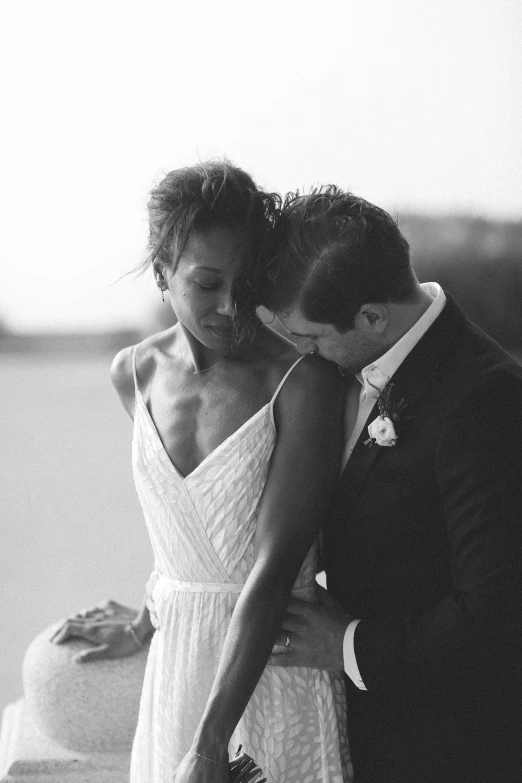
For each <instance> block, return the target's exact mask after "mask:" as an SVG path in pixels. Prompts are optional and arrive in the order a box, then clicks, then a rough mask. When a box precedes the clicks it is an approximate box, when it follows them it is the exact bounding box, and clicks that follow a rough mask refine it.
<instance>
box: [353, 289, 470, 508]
mask: <svg viewBox="0 0 522 783" xmlns="http://www.w3.org/2000/svg"><path fill="white" fill-rule="evenodd" d="M446 296H447V302H446V306H445V307H444V310H443V311H442V313H441V314H440V315H439V317H438V318H437V319H436V321H435V322H434V323H433V324H432V326H431V327H430V328H429V329H428V331H427V332H426V333H425V334H424V335H423V336H422V338H421V339H420V340H419V342H418V343H417V345H416V346H415V347H414V348H413V349H412V351H411V352H410V353H409V354H408V356H407V357H406V359H405V360H404V361H403V363H402V364H401V366H400V367H399V368H398V370H397V372H396V373H395V374H394V376H393V378H392V380H391V383H393V384H394V386H393V389H392V399H393V400H394V401H395V402H396V403H399V402H400V401H401V400H404V402H405V404H406V410H405V412H404V417H403V423H404V426H406V427H407V426H408V424H407V420H408V417H409V416H415V409H416V408H417V407H418V405H419V403H420V401H421V400H422V398H423V396H424V395H425V394H426V393H427V391H428V390H429V388H430V387H431V386H432V385H433V383H434V382H435V381H436V379H437V377H438V376H439V374H440V373H441V371H442V366H443V362H444V360H445V359H446V358H447V357H448V352H449V349H450V346H451V344H452V342H453V341H454V339H455V338H456V337H457V335H458V334H459V333H460V331H461V329H462V327H463V325H464V323H465V322H466V317H465V315H464V313H463V312H462V310H460V308H459V307H458V306H457V304H456V303H455V301H454V300H453V299H452V298H451V297H450V296H449V295H448V294H446ZM378 415H379V406H378V404H377V402H376V403H375V405H374V407H373V408H372V411H371V413H370V415H369V417H368V420H367V424H369V423H370V422H372V421H373V420H374V419H375V418H376V417H377V416H378ZM367 424H365V426H364V427H363V431H362V433H361V435H360V436H359V439H358V441H357V443H356V444H355V447H354V450H353V452H352V455H351V457H350V459H349V460H348V462H347V464H346V467H345V469H344V471H343V474H342V476H341V484H340V491H342V490H343V489H345V490H347V491H349V495H350V497H352V498H353V499H354V500H355V499H356V498H357V496H358V495H359V492H360V490H361V488H362V486H363V484H364V482H365V480H366V477H367V475H368V473H369V471H370V470H371V468H372V467H373V465H374V464H375V462H376V460H378V459H380V458H381V457H382V456H383V454H384V453H385V452H386V451H388V449H389V448H390V447H383V446H377V445H376V444H375V443H374V444H373V445H372V446H370V444H368V445H367V446H365V445H364V442H365V441H366V440H368V427H367ZM391 448H400V435H399V441H398V444H397V446H392V447H391ZM345 510H346V511H348V509H345Z"/></svg>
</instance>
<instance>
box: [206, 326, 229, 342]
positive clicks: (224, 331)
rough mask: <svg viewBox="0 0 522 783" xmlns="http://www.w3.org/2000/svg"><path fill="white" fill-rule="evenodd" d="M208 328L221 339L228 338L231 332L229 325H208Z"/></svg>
mask: <svg viewBox="0 0 522 783" xmlns="http://www.w3.org/2000/svg"><path fill="white" fill-rule="evenodd" d="M208 328H209V329H210V330H211V331H212V332H214V334H215V335H217V337H220V338H221V339H222V340H229V339H230V338H231V337H232V334H233V329H232V327H231V326H209V327H208Z"/></svg>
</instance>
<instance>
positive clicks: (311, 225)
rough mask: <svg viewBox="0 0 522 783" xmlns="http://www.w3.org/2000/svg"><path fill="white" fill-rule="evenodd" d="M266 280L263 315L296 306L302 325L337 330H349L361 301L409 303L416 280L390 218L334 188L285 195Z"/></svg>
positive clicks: (397, 231)
mask: <svg viewBox="0 0 522 783" xmlns="http://www.w3.org/2000/svg"><path fill="white" fill-rule="evenodd" d="M268 276H269V280H270V282H269V285H268V288H267V291H266V293H265V296H264V300H265V301H264V302H263V304H265V305H266V306H267V307H268V308H269V309H270V310H272V311H276V312H282V311H285V310H290V309H292V308H293V307H296V306H299V308H300V310H301V312H302V313H303V315H304V316H305V318H307V319H308V320H309V321H315V322H319V323H329V324H333V325H335V326H336V327H337V329H339V331H347V330H348V329H350V328H352V327H353V323H354V318H355V315H356V313H357V312H358V310H359V308H360V307H361V305H363V304H366V303H370V302H373V303H383V304H384V303H385V302H407V301H411V299H412V298H413V297H414V294H415V282H416V279H415V276H414V274H413V270H412V268H411V264H410V254H409V246H408V242H407V241H406V239H405V238H404V237H403V236H402V234H401V232H400V231H399V228H398V226H397V223H396V222H395V221H394V220H393V218H392V217H391V216H390V215H389V214H388V213H387V212H385V211H384V210H383V209H380V208H379V207H376V206H375V205H374V204H371V203H370V202H369V201H365V199H363V198H359V197H358V196H354V195H353V194H352V193H348V192H345V191H343V190H341V189H340V188H338V187H336V186H335V185H327V186H325V187H322V188H318V189H314V190H312V191H311V192H310V193H309V194H306V195H300V194H299V193H298V192H297V193H289V194H287V196H286V198H285V201H284V204H283V212H282V216H281V227H280V241H279V251H278V254H277V258H276V261H275V262H273V263H272V264H271V266H270V268H269V275H268Z"/></svg>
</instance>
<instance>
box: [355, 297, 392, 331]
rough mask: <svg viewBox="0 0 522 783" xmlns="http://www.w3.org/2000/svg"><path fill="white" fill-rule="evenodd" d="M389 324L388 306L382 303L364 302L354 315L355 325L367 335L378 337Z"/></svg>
mask: <svg viewBox="0 0 522 783" xmlns="http://www.w3.org/2000/svg"><path fill="white" fill-rule="evenodd" d="M389 324H390V314H389V312H388V308H387V307H386V305H383V304H374V303H370V304H364V305H362V306H361V307H360V308H359V311H358V312H357V314H356V316H355V327H356V328H357V329H360V330H361V331H362V332H364V333H365V334H366V335H367V336H368V337H373V338H375V337H380V336H382V335H383V334H384V332H385V331H386V329H387V328H388V326H389Z"/></svg>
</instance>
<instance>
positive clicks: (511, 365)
mask: <svg viewBox="0 0 522 783" xmlns="http://www.w3.org/2000/svg"><path fill="white" fill-rule="evenodd" d="M446 371H447V372H448V373H450V374H451V375H453V376H454V378H455V381H457V379H459V378H460V379H461V382H462V384H463V388H466V387H468V386H470V385H471V386H476V385H483V384H486V385H489V384H491V383H494V382H499V381H501V380H503V381H504V382H506V383H510V384H513V385H515V386H518V385H520V384H522V365H521V364H520V363H519V362H518V361H517V360H516V359H515V358H514V357H513V356H512V355H511V354H510V353H509V352H508V351H506V350H505V349H504V348H503V347H502V346H500V345H499V344H498V343H497V342H496V341H495V340H494V339H493V338H492V337H490V336H489V335H488V334H486V332H484V331H483V330H482V329H481V328H480V327H478V326H477V325H476V324H474V323H473V322H472V321H470V320H468V319H467V318H466V319H465V322H464V324H463V328H462V330H461V331H460V334H459V335H458V337H457V338H456V340H455V343H454V347H453V351H451V352H450V353H449V355H448V357H447V362H446Z"/></svg>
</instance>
